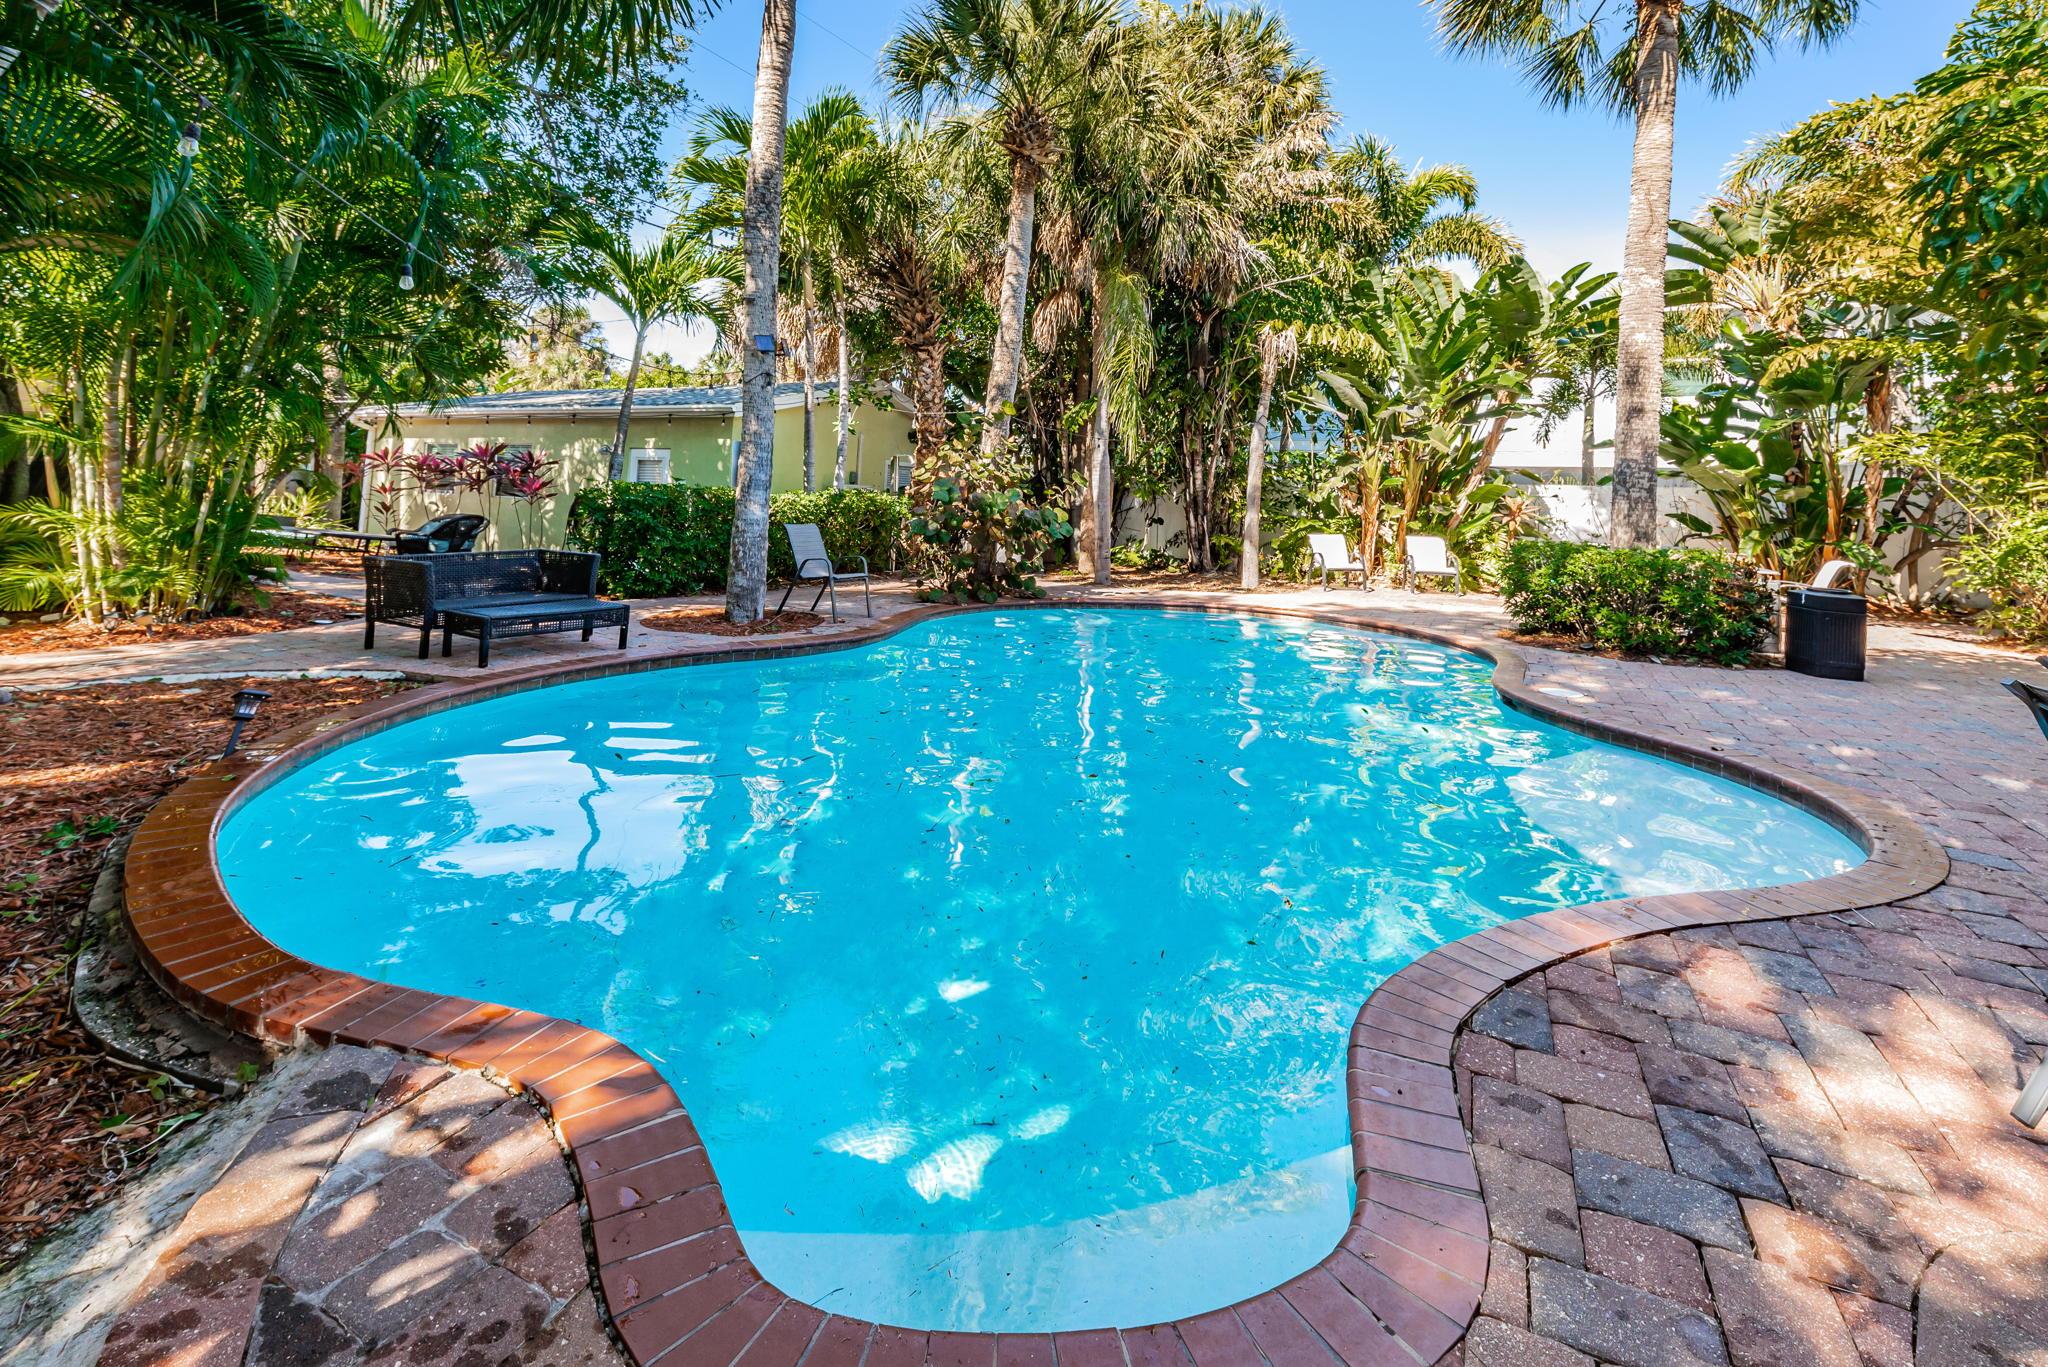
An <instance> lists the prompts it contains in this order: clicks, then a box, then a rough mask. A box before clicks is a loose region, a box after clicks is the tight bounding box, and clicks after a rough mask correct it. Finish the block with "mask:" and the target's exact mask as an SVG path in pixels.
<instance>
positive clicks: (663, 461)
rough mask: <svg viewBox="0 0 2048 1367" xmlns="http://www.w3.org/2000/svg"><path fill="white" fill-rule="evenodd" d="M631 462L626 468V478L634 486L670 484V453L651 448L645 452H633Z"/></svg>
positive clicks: (630, 454) (630, 453)
mask: <svg viewBox="0 0 2048 1367" xmlns="http://www.w3.org/2000/svg"><path fill="white" fill-rule="evenodd" d="M628 455H629V456H630V457H631V462H630V464H628V466H627V467H626V478H627V479H628V480H630V481H631V482H633V483H634V484H667V483H668V482H669V472H668V452H667V451H666V450H661V449H657V448H654V447H649V448H648V449H647V450H644V451H632V452H629V453H628Z"/></svg>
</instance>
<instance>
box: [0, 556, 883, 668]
mask: <svg viewBox="0 0 2048 1367" xmlns="http://www.w3.org/2000/svg"><path fill="white" fill-rule="evenodd" d="M775 596H780V595H779V593H778V594H777V595H775ZM722 601H723V600H722V599H717V598H647V599H635V600H633V619H634V620H633V623H632V626H631V629H630V631H629V632H628V634H627V640H626V653H627V654H629V655H635V656H639V655H688V654H692V653H695V652H699V651H706V650H716V649H719V648H720V647H722V646H727V645H730V644H731V642H730V641H729V640H728V639H726V638H724V637H718V636H700V635H693V634H689V633H684V632H675V631H654V630H652V629H650V628H648V627H644V626H641V625H640V621H639V619H640V618H641V617H642V616H643V615H645V614H647V613H650V612H658V611H660V610H661V609H663V608H671V607H681V606H686V605H697V606H703V605H707V604H711V603H717V602H722ZM809 601H810V600H809V599H808V598H806V597H804V596H802V595H798V596H797V597H795V598H793V599H792V600H791V603H790V606H791V607H792V609H794V608H799V607H802V606H803V605H804V604H805V603H807V602H809ZM914 602H915V599H914V597H913V595H912V591H911V590H910V589H909V588H908V587H906V586H904V585H902V584H897V583H885V582H877V584H876V585H875V593H874V608H875V616H876V617H877V618H885V617H890V616H893V615H894V614H896V613H898V612H901V611H903V610H904V609H905V608H908V607H911V606H913V605H914ZM769 606H770V607H773V606H774V602H773V600H772V598H771V601H770V603H769ZM839 610H840V613H841V620H840V621H839V622H838V623H836V624H834V623H826V624H825V625H823V626H817V627H813V628H811V629H810V630H809V631H806V632H800V633H792V639H794V638H797V637H812V636H830V635H835V634H843V633H845V632H848V631H852V630H856V629H858V628H859V627H862V626H865V625H866V624H867V622H868V618H866V617H865V616H863V615H862V614H861V610H860V597H859V594H858V592H855V593H854V594H853V595H852V597H851V599H850V600H846V599H842V600H841V602H840V608H839ZM819 611H820V612H823V611H824V609H823V608H820V609H819ZM418 643H419V634H418V633H417V632H415V631H412V630H409V629H407V628H405V627H394V626H390V625H388V624H387V625H380V626H378V628H377V644H376V645H374V646H372V647H370V648H368V649H365V648H364V647H363V623H362V619H361V618H357V619H355V620H353V621H347V622H336V623H335V624H334V625H333V626H325V627H299V628H296V629H294V630H291V631H273V632H266V633H264V634H262V635H256V636H231V637H225V638H222V639H218V640H207V641H160V642H155V643H152V644H148V645H121V646H109V647H107V648H105V649H103V650H66V651H48V652H44V653H42V654H33V655H9V656H4V657H0V686H6V687H14V688H21V687H28V688H47V687H51V686H53V685H64V684H76V683H87V682H91V683H119V682H126V681H133V680H139V679H156V678H164V677H167V676H168V677H182V676H186V675H194V674H203V675H263V674H299V673H307V672H312V673H330V674H360V673H366V672H384V671H391V672H398V673H404V674H409V675H414V676H417V677H421V678H444V679H458V680H462V681H465V682H467V681H472V680H475V679H478V678H486V677H489V675H490V673H491V672H493V671H499V672H502V671H505V670H511V669H520V668H524V667H526V666H529V665H538V664H563V663H572V662H575V661H579V660H588V659H592V658H602V657H604V656H608V655H616V654H618V653H619V652H618V650H617V646H618V641H617V639H616V638H613V639H612V640H611V641H610V643H609V644H607V643H606V633H604V632H599V633H598V636H597V639H596V640H595V641H591V642H589V643H585V642H584V641H582V640H580V639H579V638H578V636H577V634H576V633H575V632H564V633H562V634H559V635H553V636H535V637H519V638H514V639H511V640H507V641H504V642H500V643H498V648H497V649H496V650H495V651H494V652H493V653H492V659H491V669H490V670H480V669H478V668H477V667H476V642H475V641H467V640H458V641H456V643H455V653H454V655H452V656H450V657H449V658H447V659H445V660H444V659H443V658H441V648H440V643H439V638H438V637H436V639H435V645H434V648H433V651H432V652H431V654H430V655H429V656H428V658H426V659H424V660H422V659H420V658H419V644H418Z"/></svg>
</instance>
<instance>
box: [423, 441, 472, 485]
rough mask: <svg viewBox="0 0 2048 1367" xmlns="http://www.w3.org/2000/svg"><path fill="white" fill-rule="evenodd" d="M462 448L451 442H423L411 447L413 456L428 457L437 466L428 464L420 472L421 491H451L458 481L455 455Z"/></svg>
mask: <svg viewBox="0 0 2048 1367" xmlns="http://www.w3.org/2000/svg"><path fill="white" fill-rule="evenodd" d="M461 449H462V448H461V447H459V446H457V445H456V444H455V443H454V442H452V441H423V442H419V443H418V444H416V445H415V446H414V447H413V454H415V455H419V456H428V457H431V458H433V460H434V461H438V462H440V463H439V464H438V465H434V464H430V465H429V466H428V467H427V468H426V469H423V470H421V471H420V474H419V481H420V487H421V488H423V489H453V488H456V487H457V486H458V485H459V483H460V481H459V480H457V479H456V477H455V459H454V458H455V453H456V452H457V451H459V450H461Z"/></svg>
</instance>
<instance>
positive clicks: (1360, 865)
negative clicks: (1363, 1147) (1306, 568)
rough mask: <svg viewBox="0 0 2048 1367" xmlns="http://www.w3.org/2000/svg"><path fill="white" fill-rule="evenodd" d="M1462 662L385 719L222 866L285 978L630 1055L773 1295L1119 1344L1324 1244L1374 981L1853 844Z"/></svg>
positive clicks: (1247, 1288)
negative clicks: (487, 1009)
mask: <svg viewBox="0 0 2048 1367" xmlns="http://www.w3.org/2000/svg"><path fill="white" fill-rule="evenodd" d="M1490 668H1491V667H1490V666H1489V665H1488V664H1486V663H1485V662H1484V661H1482V660H1480V659H1478V658H1477V657H1474V656H1471V655H1468V654H1465V653H1462V652H1459V651H1455V650H1450V649H1446V648H1444V647H1440V646H1435V645H1429V644H1424V643H1421V642H1418V641H1413V640H1408V639H1404V638H1397V637H1392V636H1384V635H1376V634H1372V633H1366V632H1360V631H1352V630H1345V629H1338V628H1330V627H1322V626H1315V625H1309V624H1301V623H1289V622H1280V621H1273V620H1262V619H1256V618H1249V617H1244V618H1239V617H1220V616H1202V615H1195V614H1171V613H1161V612H1140V611H1114V612H1103V611H1079V610H1072V611H1058V612H1045V611H1030V612H1011V613H1006V612H991V613H983V614H975V615H970V616H961V617H952V618H946V619H942V620H939V621H936V622H933V623H928V624H925V625H923V626H918V627H913V628H911V629H910V630H908V631H905V632H903V633H902V634H900V635H898V636H896V637H894V638H892V639H890V640H888V641H886V642H884V643H882V644H880V645H877V646H873V647H869V648H865V649H860V650H852V651H843V652H839V653H833V654H825V655H813V656H807V657H802V658H798V659H790V660H775V661H762V662H755V663H737V664H724V665H709V666H701V667H696V668H688V669H672V670H663V671H658V672H653V673H643V674H636V675H631V676H625V677H619V678H612V679H605V680H598V681H593V682H589V683H579V684H567V685H561V686H557V687H552V688H548V689H544V690H539V691H533V692H527V693H521V694H516V695H513V696H509V697H505V698H500V699H496V700H492V701H488V702H483V703H478V704H475V705H472V706H468V707H464V708H461V709H459V710H456V711H451V712H446V713H442V714H440V715H438V716H433V717H428V718H424V719H422V720H419V721H415V722H411V723H408V724H405V725H402V726H399V727H396V728H394V729H392V730H389V731H386V732H383V733H380V734H378V735H374V736H371V737H368V738H367V739H364V740H361V741H357V742H355V743H353V744H351V745H348V746H345V747H343V748H341V749H339V750H336V751H334V752H332V753H330V754H328V755H325V756H322V757H321V758H319V759H317V760H315V761H314V762H313V763H311V764H309V765H307V766H306V767H304V768H302V769H300V770H299V771H297V772H295V773H293V774H290V775H288V776H287V777H286V778H285V779H284V780H283V781H281V782H280V783H278V784H277V785H275V786H273V787H271V788H270V789H268V790H267V791H265V792H264V793H262V794H261V795H259V796H258V797H257V798H256V799H254V800H253V801H252V802H250V803H249V804H248V805H247V806H246V807H244V808H243V809H242V810H241V811H239V812H238V813H236V814H235V815H234V816H233V818H232V819H231V820H230V821H229V823H228V825H227V828H226V830H225V832H224V834H223V837H222V842H221V852H220V853H221V863H222V867H223V868H224V870H225V872H226V876H227V881H228V886H229V888H230V890H231V892H232V893H233V895H234V897H235V899H236V901H237V902H238V903H239V904H240V905H241V907H242V909H243V911H244V912H245V913H246V914H247V915H248V916H249V918H250V919H251V920H252V921H253V922H254V923H255V924H256V925H257V927H258V928H259V929H261V930H262V931H263V932H264V933H265V934H266V935H268V936H270V937H271V938H272V939H274V940H276V941H277V942H278V943H280V944H282V945H284V946H286V947H287V948H289V949H292V950H294V951H296V952H297V953H299V954H302V955H304V956H306V957H307V958H310V959H312V960H314V961H315V962H318V963H323V964H326V965H328V966H330V967H335V968H343V969H351V970H354V971H356V972H359V973H364V974H369V975H372V976H376V977H379V978H383V979H385V980H388V981H391V982H395V983H401V984H404V985H406V986H410V987H417V988H423V989H429V990H435V991H441V992H448V993H455V994H461V995H465V996H472V997H481V998H484V999H488V1000H494V1001H499V1002H504V1003H508V1004H512V1005H516V1006H523V1007H527V1008H531V1009H533V1010H536V1011H543V1012H548V1013H551V1014H553V1015H557V1016H562V1017H566V1018H568V1019H572V1020H576V1021H580V1022H582V1023H584V1024H587V1025H590V1026H594V1027H597V1028H600V1029H603V1030H606V1031H608V1032H610V1033H611V1034H613V1035H616V1036H617V1037H618V1038H620V1039H622V1040H624V1041H626V1042H627V1043H629V1044H631V1045H632V1046H633V1047H634V1048H636V1049H638V1050H640V1051H641V1052H642V1053H643V1054H645V1055H646V1056H647V1057H648V1058H650V1059H651V1060H652V1061H654V1062H655V1063H656V1064H657V1066H659V1067H660V1068H661V1070H662V1072H663V1073H664V1075H665V1076H667V1077H668V1078H669V1079H670V1081H671V1082H673V1084H674V1085H675V1088H676V1090H677V1091H678V1092H679V1093H680V1094H681V1096H682V1098H683V1100H684V1102H685V1104H687V1105H688V1106H689V1108H690V1111H691V1113H692V1115H693V1116H694V1118H695V1120H696V1122H697V1126H698V1128H699V1129H700V1130H701V1131H702V1132H703V1134H704V1138H705V1143H706V1146H707V1148H708V1150H709V1153H710V1156H711V1160H712V1162H713V1164H714V1166H715V1167H716V1169H717V1172H718V1175H719V1178H720V1180H721V1181H722V1182H723V1184H724V1189H725V1195H726V1199H727V1201H728V1202H729V1203H730V1206H731V1209H732V1213H733V1218H734V1221H735V1223H736V1224H737V1226H738V1228H739V1230H740V1234H741V1237H742V1240H743V1242H744V1244H745V1246H746V1248H747V1249H748V1251H749V1253H750V1254H751V1255H752V1257H753V1258H754V1260H755V1262H756V1264H757V1265H758V1266H759V1267H760V1269H761V1271H762V1273H763V1274H764V1275H765V1276H767V1277H768V1278H769V1279H770V1280H771V1281H773V1282H774V1283H775V1284H777V1285H778V1286H780V1287H781V1288H782V1289H783V1290H785V1291H787V1292H788V1293H790V1294H791V1295H794V1296H797V1297H800V1298H802V1299H804V1300H807V1301H810V1302H812V1303H814V1304H816V1305H820V1306H823V1307H826V1308H828V1309H831V1310H836V1311H839V1312H841V1313H844V1314H849V1315H856V1316H861V1317H866V1318H874V1319H880V1320H885V1321H890V1322H894V1323H898V1324H908V1325H912V1326H917V1327H930V1328H948V1329H982V1330H992V1329H1000V1330H1049V1329H1074V1328H1085V1327H1093V1326H1102V1325H1110V1324H1135V1323H1145V1322H1149V1321H1154V1320H1160V1319H1165V1318H1168V1317H1172V1316H1179V1315H1185V1314H1192V1313H1197V1312H1200V1311H1203V1310H1208V1309H1213V1308H1214V1307H1216V1306H1219V1305H1223V1304H1226V1303H1228V1302H1231V1301H1233V1300H1236V1299H1238V1298H1240V1297H1243V1296H1246V1295H1249V1294H1252V1293H1255V1292H1258V1291H1262V1290H1265V1289H1267V1288H1269V1287H1271V1286H1274V1285H1276V1284H1278V1283H1280V1282H1282V1281H1284V1280H1286V1279H1287V1278H1289V1277H1291V1276H1292V1275H1294V1274H1295V1273H1298V1272H1300V1271H1302V1270H1303V1269H1304V1268H1306V1267H1308V1266H1310V1265H1312V1264H1313V1263H1315V1262H1316V1261H1317V1260H1319V1259H1320V1258H1321V1257H1322V1256H1324V1255H1325V1254H1326V1253H1328V1251H1329V1250H1330V1249H1331V1248H1332V1247H1333V1246H1334V1245H1335V1243H1336V1241H1337V1239H1338V1238H1339V1236H1340V1235H1341V1234H1342V1233H1343V1231H1344V1228H1345V1224H1346V1221H1347V1219H1348V1216H1349V1212H1350V1208H1351V1204H1352V1188H1351V1177H1350V1154H1349V1148H1348V1145H1347V1139H1346V1111H1345V1099H1344V1080H1343V1061H1344V1045H1345V1036H1346V1032H1347V1031H1348V1030H1349V1028H1350V1025H1351V1022H1352V1018H1353V1016H1354V1015H1355V1014H1356V1012H1357V1010H1358V1008H1359V1006H1360V1004H1361V1003H1362V1002H1363V1001H1364V1000H1365V998H1366V996H1367V994H1369V993H1370V992H1371V990H1372V989H1373V987H1374V986H1375V985H1376V984H1378V983H1379V982H1380V981H1381V980H1382V979H1384V978H1385V977H1387V976H1388V975H1389V974H1391V973H1392V972H1394V971H1395V970H1396V969H1398V968H1400V967H1401V966H1402V965H1403V964H1405V963H1407V962H1408V961H1409V960H1411V959H1413V958H1415V957H1416V956H1418V955H1420V954H1422V953H1424V952H1426V951H1427V950H1428V949H1430V948H1431V947H1432V946H1435V945H1439V944H1442V943H1444V942H1446V941H1448V940H1452V939H1455V938H1457V937H1459V936H1461V935H1465V934H1467V933H1469V932H1471V931H1474V930H1478V929H1481V928H1483V927H1485V926H1489V925H1492V924H1495V923H1496V922H1498V921H1500V920H1502V919H1505V918H1512V917H1516V916H1522V915H1526V914H1528V913H1531V912H1534V911H1539V910H1542V909H1545V908H1549V907H1559V906H1569V905H1573V904H1576V903H1582V902H1590V901H1597V900H1600V899H1602V898H1607V897H1613V896H1618V895H1625V894H1644V893H1656V892H1665V891H1674V890H1696V889H1706V888H1723V887H1737V886H1745V885H1756V884H1764V883H1777V882H1784V881H1789V880H1794V879H1802V878H1810V877H1816V876H1819V875H1822V874H1826V873H1830V872H1834V871H1837V870H1840V869H1843V868H1845V867H1848V866H1849V865H1851V864H1853V863H1855V862H1857V860H1858V859H1860V857H1861V856H1860V854H1859V853H1858V851H1857V850H1856V848H1855V847H1854V846H1853V845H1852V844H1851V843H1850V842H1849V841H1848V840H1846V839H1845V838H1844V837H1843V836H1841V835H1840V834H1838V833H1837V832H1835V831H1834V830H1833V829H1831V828H1830V827H1828V826H1827V825H1825V824H1823V823H1822V822H1820V821H1818V820H1816V819H1814V818H1812V817H1810V816H1808V815H1806V814H1805V813H1803V812H1800V811H1798V810H1796V809H1794V808H1792V807H1789V806H1787V805H1785V804H1783V803H1780V802H1777V801H1775V800H1772V799H1770V798H1767V797H1764V796H1761V795H1759V794H1756V793H1753V792H1750V791H1749V790H1747V789H1744V788H1741V787H1739V786H1736V785H1733V784H1729V783H1725V782H1722V781H1720V780H1717V779H1712V778H1708V777H1706V776H1703V775H1701V774H1699V773H1696V772H1694V771H1692V770H1689V769H1685V768H1682V767H1680V766H1677V765H1673V764H1670V763H1667V762H1664V761H1661V760H1657V759H1652V758H1649V757H1647V756H1643V755H1640V754H1636V753H1634V752H1631V751H1626V750H1621V749H1617V748H1614V747H1611V746H1605V745H1600V744H1597V743H1594V742H1590V741H1587V740H1584V739H1581V738H1579V737H1577V736H1574V735H1572V734H1570V733H1568V732H1565V731H1562V730H1559V729H1557V728H1555V727H1551V726H1548V725H1545V724H1543V723H1540V722H1537V721H1534V720H1532V719H1530V718H1528V717H1526V716H1523V715H1521V714H1519V713H1516V712H1514V711H1511V710H1507V709H1504V708H1503V707H1502V706H1501V704H1500V703H1499V701H1498V698H1497V696H1496V694H1495V693H1494V691H1493V689H1492V687H1491V686H1490V684H1489V682H1488V678H1489V674H1490Z"/></svg>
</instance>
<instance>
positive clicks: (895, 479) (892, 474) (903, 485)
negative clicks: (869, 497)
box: [882, 456, 917, 494]
mask: <svg viewBox="0 0 2048 1367" xmlns="http://www.w3.org/2000/svg"><path fill="white" fill-rule="evenodd" d="M916 468H917V457H915V456H891V457H889V468H888V470H887V472H886V473H884V474H883V476H882V485H883V487H884V488H886V489H888V490H890V491H891V492H892V493H899V494H900V493H902V492H903V491H904V490H905V489H908V488H909V487H910V476H911V473H912V472H913V471H914V470H915V469H916Z"/></svg>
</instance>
